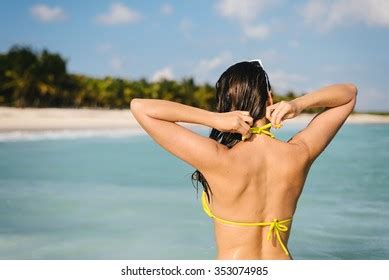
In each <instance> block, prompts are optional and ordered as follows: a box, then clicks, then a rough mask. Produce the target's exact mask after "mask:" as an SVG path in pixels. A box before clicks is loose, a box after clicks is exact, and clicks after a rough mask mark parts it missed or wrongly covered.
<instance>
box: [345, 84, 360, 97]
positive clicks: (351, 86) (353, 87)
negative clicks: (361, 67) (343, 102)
mask: <svg viewBox="0 0 389 280" xmlns="http://www.w3.org/2000/svg"><path fill="white" fill-rule="evenodd" d="M345 86H347V88H348V89H349V90H350V92H351V93H352V94H353V95H354V96H357V94H358V88H357V86H356V85H355V84H353V83H346V84H345Z"/></svg>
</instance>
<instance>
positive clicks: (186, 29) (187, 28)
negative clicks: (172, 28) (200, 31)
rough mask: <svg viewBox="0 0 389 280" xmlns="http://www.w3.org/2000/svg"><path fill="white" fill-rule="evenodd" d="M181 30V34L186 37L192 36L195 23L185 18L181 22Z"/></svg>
mask: <svg viewBox="0 0 389 280" xmlns="http://www.w3.org/2000/svg"><path fill="white" fill-rule="evenodd" d="M179 28H180V30H181V32H183V33H184V35H185V36H190V34H191V32H192V30H193V23H192V21H191V20H189V19H187V18H184V19H183V20H181V22H180V25H179Z"/></svg>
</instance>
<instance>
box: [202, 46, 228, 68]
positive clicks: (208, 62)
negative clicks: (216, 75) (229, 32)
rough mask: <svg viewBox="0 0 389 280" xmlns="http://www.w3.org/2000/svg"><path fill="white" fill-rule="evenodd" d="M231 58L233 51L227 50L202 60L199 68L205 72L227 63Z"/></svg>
mask: <svg viewBox="0 0 389 280" xmlns="http://www.w3.org/2000/svg"><path fill="white" fill-rule="evenodd" d="M230 60H231V53H230V52H227V51H225V52H222V53H221V54H219V55H217V56H215V57H213V58H210V59H203V60H201V61H200V63H199V66H198V69H199V70H201V71H204V72H210V71H212V70H214V69H216V68H218V67H220V66H222V65H226V64H227V62H229V61H230Z"/></svg>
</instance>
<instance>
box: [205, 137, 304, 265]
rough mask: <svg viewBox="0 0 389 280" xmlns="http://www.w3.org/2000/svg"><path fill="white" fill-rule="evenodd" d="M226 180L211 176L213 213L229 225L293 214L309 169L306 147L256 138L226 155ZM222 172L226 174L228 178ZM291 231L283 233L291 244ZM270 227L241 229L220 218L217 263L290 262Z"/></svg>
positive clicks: (224, 167) (271, 219)
mask: <svg viewBox="0 0 389 280" xmlns="http://www.w3.org/2000/svg"><path fill="white" fill-rule="evenodd" d="M225 162H227V164H226V165H225V166H223V167H222V168H223V170H224V172H223V173H224V176H223V175H222V176H218V177H215V176H211V177H210V176H208V177H206V179H207V181H208V183H209V185H210V187H211V189H212V191H213V196H212V200H211V203H210V209H211V210H212V213H213V214H215V215H216V216H217V217H221V218H223V219H226V220H230V221H239V222H271V221H273V220H274V219H278V220H285V219H287V218H290V217H292V216H293V214H294V212H295V210H296V205H297V200H298V198H299V196H300V194H301V191H302V188H303V185H304V182H305V179H306V175H307V172H308V169H309V164H308V156H307V153H306V150H304V147H302V146H301V145H298V144H295V143H291V142H289V143H286V142H282V141H279V140H277V139H272V138H270V137H269V136H266V135H263V134H262V135H253V136H252V137H251V138H250V140H248V141H245V142H240V143H238V144H237V145H235V146H234V147H233V148H232V149H230V150H229V151H227V152H226V160H225ZM223 173H222V174H223ZM287 226H288V228H289V230H288V231H287V232H285V233H284V232H281V238H282V240H283V241H284V244H285V245H286V244H287V241H288V238H289V233H290V228H291V223H289V224H287ZM268 231H269V226H239V225H228V224H224V223H220V222H218V221H216V220H215V238H216V244H217V249H218V256H217V258H218V259H273V258H274V259H289V258H290V256H287V255H285V253H284V251H283V250H282V248H281V246H280V244H278V243H279V242H277V239H276V238H275V237H273V238H271V240H267V239H266V237H267V234H268Z"/></svg>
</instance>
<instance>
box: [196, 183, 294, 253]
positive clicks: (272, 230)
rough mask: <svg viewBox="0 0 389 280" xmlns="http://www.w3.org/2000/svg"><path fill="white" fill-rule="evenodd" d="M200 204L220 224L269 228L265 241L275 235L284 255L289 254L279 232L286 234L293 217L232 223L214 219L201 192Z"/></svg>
mask: <svg viewBox="0 0 389 280" xmlns="http://www.w3.org/2000/svg"><path fill="white" fill-rule="evenodd" d="M201 204H202V206H203V209H204V212H205V213H206V214H207V215H208V216H209V217H210V218H213V219H215V220H217V221H219V222H221V223H224V224H229V225H236V226H259V227H261V226H269V230H268V232H267V236H266V240H270V238H271V237H274V234H275V235H276V238H277V240H278V242H279V243H280V245H281V247H282V250H283V251H284V252H285V254H286V255H287V256H288V255H289V252H288V249H287V248H286V246H285V245H284V242H283V241H282V238H281V235H280V231H282V232H287V231H288V227H287V226H286V225H285V224H287V223H289V222H291V221H292V219H293V217H290V218H289V219H286V220H281V221H279V220H278V219H273V221H272V222H234V221H229V220H225V219H222V218H220V217H216V216H215V215H214V214H213V213H212V212H211V210H210V209H209V206H208V204H207V195H206V193H205V192H204V191H203V193H202V196H201Z"/></svg>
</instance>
